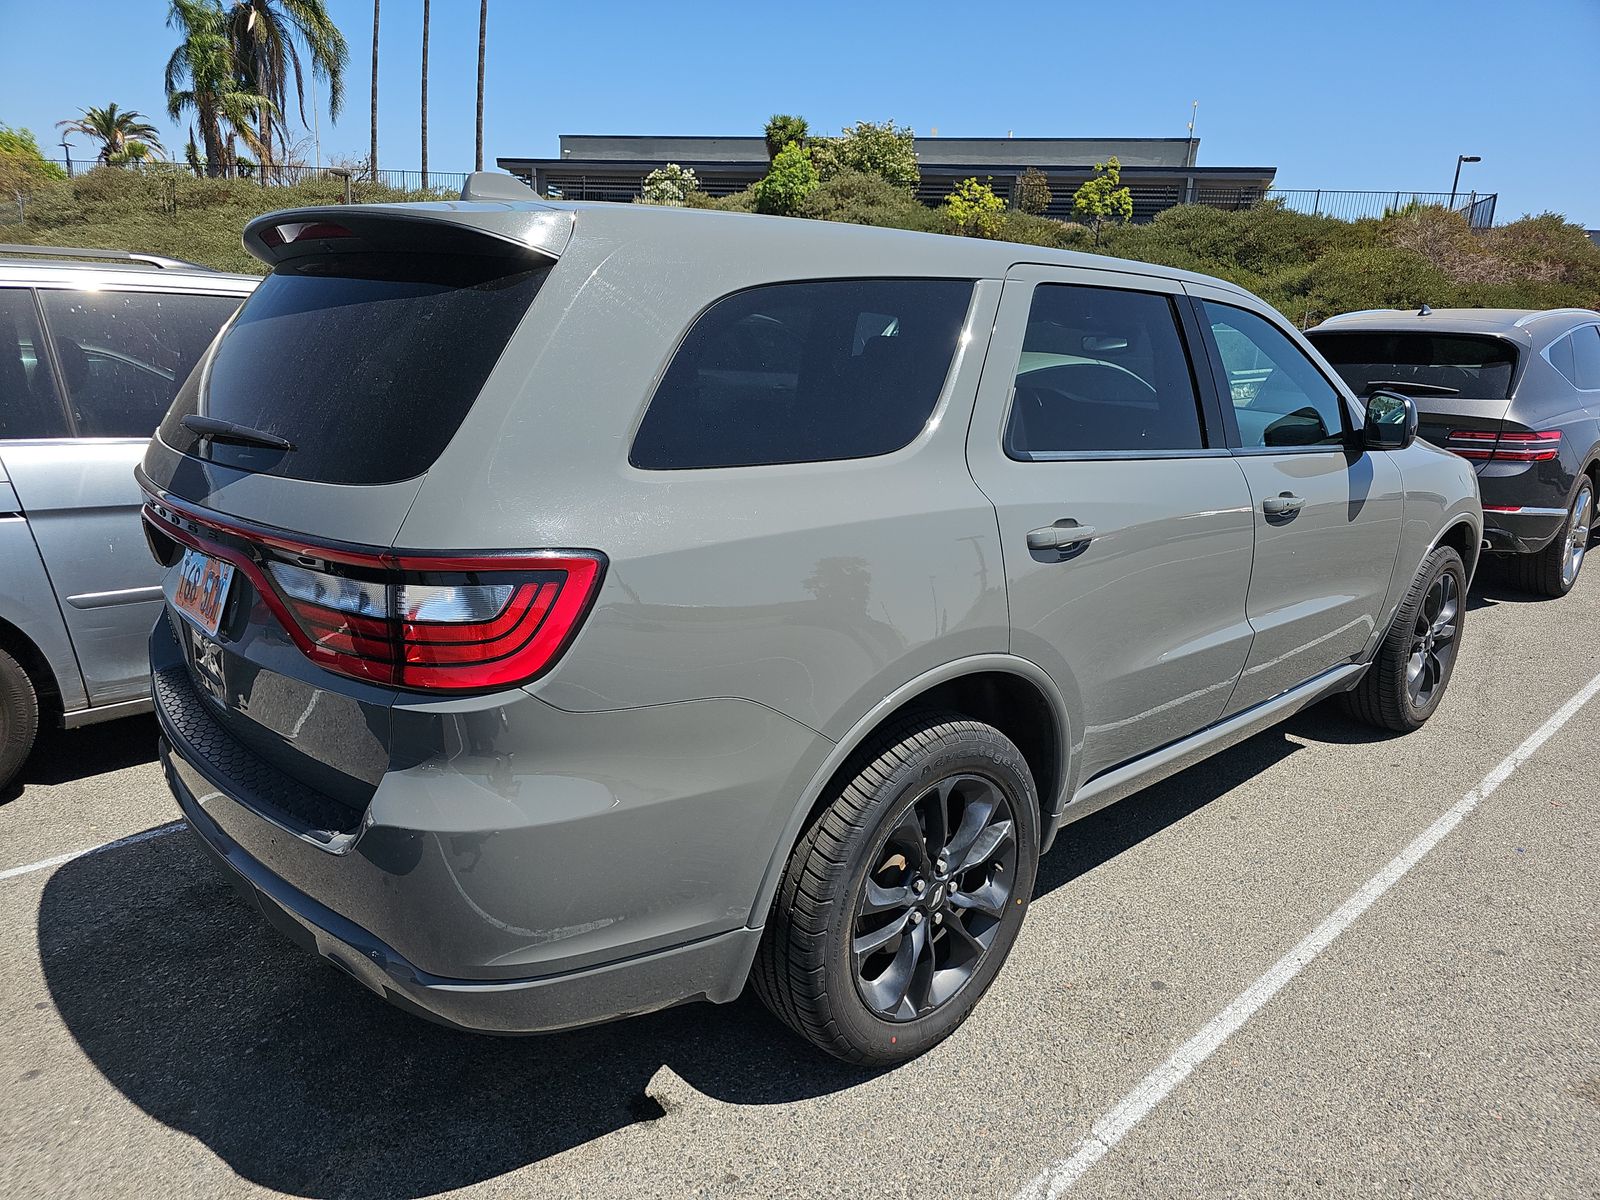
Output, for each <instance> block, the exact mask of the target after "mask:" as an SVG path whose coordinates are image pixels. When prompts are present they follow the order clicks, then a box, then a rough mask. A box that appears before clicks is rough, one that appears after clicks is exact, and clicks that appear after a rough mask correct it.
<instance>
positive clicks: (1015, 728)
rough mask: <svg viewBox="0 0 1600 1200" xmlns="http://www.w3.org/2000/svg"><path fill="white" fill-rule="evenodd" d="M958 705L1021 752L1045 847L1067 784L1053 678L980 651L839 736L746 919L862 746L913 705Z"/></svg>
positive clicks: (757, 918) (1064, 735)
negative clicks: (1032, 786) (1032, 787)
mask: <svg viewBox="0 0 1600 1200" xmlns="http://www.w3.org/2000/svg"><path fill="white" fill-rule="evenodd" d="M923 708H926V709H935V708H937V709H939V710H941V711H947V712H958V713H961V714H962V715H963V716H966V717H969V718H971V719H973V720H977V721H983V722H984V723H985V724H989V725H993V726H994V727H995V728H996V729H999V730H1000V732H1002V733H1004V734H1005V735H1006V736H1007V737H1008V738H1010V739H1011V740H1012V741H1013V742H1014V743H1015V744H1016V746H1017V749H1018V750H1020V751H1021V752H1022V756H1023V758H1024V759H1025V760H1026V761H1027V763H1028V767H1029V769H1030V770H1031V771H1032V772H1033V775H1034V784H1035V787H1036V789H1037V791H1038V799H1039V840H1040V847H1039V849H1040V853H1041V854H1042V853H1044V852H1045V851H1046V850H1048V849H1049V848H1050V843H1051V841H1052V840H1053V838H1054V837H1055V831H1056V828H1057V825H1058V823H1059V816H1060V812H1061V807H1062V804H1063V801H1064V795H1063V793H1064V792H1065V789H1066V787H1067V783H1068V773H1067V766H1068V752H1069V750H1068V748H1069V747H1070V746H1071V730H1072V724H1071V719H1070V717H1069V715H1068V712H1067V707H1066V704H1065V702H1064V701H1063V699H1062V696H1061V692H1060V689H1059V688H1058V687H1057V686H1056V684H1055V681H1054V680H1052V679H1051V678H1050V676H1049V675H1048V674H1046V673H1045V671H1044V670H1043V668H1041V667H1039V666H1038V665H1037V664H1035V663H1033V662H1030V661H1029V660H1027V659H1025V658H1018V657H1016V656H1015V655H1010V654H983V655H975V656H973V657H971V658H964V659H958V660H957V661H955V662H952V663H946V664H945V665H943V666H941V667H937V668H935V669H934V670H932V671H929V672H927V673H926V674H923V675H920V676H918V677H917V678H915V679H913V680H911V681H909V682H908V683H905V684H903V685H901V686H900V687H898V688H896V689H894V690H893V691H892V692H890V693H889V694H888V695H886V696H885V697H884V698H883V699H882V700H880V701H879V702H878V703H877V704H875V705H873V706H872V708H871V709H870V710H869V711H868V712H867V713H866V714H865V715H864V716H862V717H861V719H860V720H858V721H857V722H856V723H855V724H854V725H853V726H851V728H850V731H849V732H848V733H847V734H845V736H844V737H842V738H840V739H839V741H838V742H837V743H836V744H835V746H834V749H833V751H832V752H831V753H830V754H829V755H828V757H827V759H826V760H825V761H824V762H823V764H822V766H821V767H819V768H818V769H817V771H816V772H815V773H814V774H813V775H812V776H811V780H810V782H809V783H808V784H807V785H806V787H805V789H804V790H803V792H802V793H801V796H800V798H799V801H798V802H797V804H796V805H795V810H794V813H793V815H792V816H791V817H790V819H789V821H788V823H787V824H786V825H785V826H784V830H783V833H782V835H781V836H780V837H779V839H778V844H777V846H776V847H775V848H774V850H773V854H772V857H771V859H770V860H769V861H768V863H767V869H766V872H765V874H764V875H763V876H762V881H761V887H760V890H759V891H758V892H757V894H756V897H755V902H754V903H753V904H752V905H751V910H750V922H749V923H750V925H751V926H752V927H759V926H761V925H763V924H765V922H766V917H767V913H768V912H769V911H770V910H771V908H772V902H773V898H774V896H775V895H776V893H777V890H778V883H779V881H780V880H781V879H782V877H783V870H784V867H785V865H786V864H787V863H788V861H789V856H790V854H791V853H793V851H794V846H795V843H796V842H798V841H799V840H800V835H801V833H802V832H803V831H804V830H805V829H806V828H808V827H809V826H810V824H811V822H812V821H813V820H815V819H816V817H817V816H818V814H819V813H820V812H821V811H822V809H823V808H825V807H826V806H827V804H828V803H829V801H830V800H831V798H832V797H833V795H834V794H835V792H836V790H837V788H838V787H840V786H843V781H844V779H845V778H846V777H847V776H848V775H850V774H853V773H854V772H855V771H857V770H859V769H860V765H861V764H860V762H859V757H860V754H861V752H862V750H863V748H864V747H865V746H866V745H867V744H868V743H869V742H870V741H871V740H872V738H873V737H874V735H876V734H877V733H878V731H879V730H881V729H883V728H884V727H885V726H886V725H888V724H890V723H892V722H894V721H896V720H898V719H899V718H901V717H902V716H904V715H905V714H906V713H908V712H912V711H915V710H917V709H923Z"/></svg>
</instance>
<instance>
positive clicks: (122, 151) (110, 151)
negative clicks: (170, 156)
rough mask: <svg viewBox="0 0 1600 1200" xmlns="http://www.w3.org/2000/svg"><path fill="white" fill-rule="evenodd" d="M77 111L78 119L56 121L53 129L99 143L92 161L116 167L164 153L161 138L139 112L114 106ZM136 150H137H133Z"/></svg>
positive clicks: (113, 104)
mask: <svg viewBox="0 0 1600 1200" xmlns="http://www.w3.org/2000/svg"><path fill="white" fill-rule="evenodd" d="M78 111H79V114H80V115H79V116H77V117H75V118H73V119H72V120H68V121H57V122H56V128H57V129H65V130H66V131H67V132H68V133H81V134H83V136H85V137H87V138H92V139H94V140H95V141H97V142H99V143H100V150H99V152H98V153H97V154H96V156H95V157H96V158H98V159H99V161H100V162H102V163H109V164H112V165H116V164H119V163H126V162H133V161H138V160H142V159H144V158H145V157H147V156H148V155H150V154H151V153H154V154H156V155H157V156H158V157H159V156H161V155H162V154H164V153H165V150H166V148H165V147H164V146H162V144H161V135H160V134H159V133H158V132H157V130H156V127H155V126H154V125H152V124H150V123H149V122H148V121H146V120H145V119H144V114H143V113H142V112H136V111H135V110H133V109H131V108H130V109H119V108H118V107H117V106H116V104H115V103H112V104H108V105H106V106H105V107H104V108H94V107H93V106H91V107H89V108H84V109H79V110H78ZM136 146H137V147H139V149H135V148H134V147H136Z"/></svg>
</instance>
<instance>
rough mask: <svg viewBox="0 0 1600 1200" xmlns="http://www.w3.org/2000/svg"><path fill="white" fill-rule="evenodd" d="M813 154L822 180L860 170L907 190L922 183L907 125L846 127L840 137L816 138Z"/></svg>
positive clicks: (867, 123) (861, 123) (863, 123)
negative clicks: (844, 172)
mask: <svg viewBox="0 0 1600 1200" xmlns="http://www.w3.org/2000/svg"><path fill="white" fill-rule="evenodd" d="M812 153H813V155H814V157H815V160H816V164H817V171H818V173H819V174H820V175H821V176H822V178H823V179H824V180H827V179H832V178H833V177H834V176H835V175H838V174H839V173H840V172H842V171H860V172H861V173H862V174H865V175H877V176H879V177H880V178H882V179H886V180H888V181H889V182H890V183H892V184H894V185H895V186H896V187H902V188H905V189H906V190H907V191H911V190H913V189H915V188H916V186H917V184H919V183H920V182H922V173H921V172H920V171H918V170H917V142H916V136H915V135H914V134H913V133H912V132H911V127H910V126H906V127H905V128H901V127H900V126H898V125H896V124H895V123H894V122H893V121H884V122H882V123H877V122H873V121H858V122H856V123H855V124H854V125H846V126H845V128H844V132H843V134H841V135H840V136H839V137H836V138H818V139H816V140H815V141H814V142H813V143H812Z"/></svg>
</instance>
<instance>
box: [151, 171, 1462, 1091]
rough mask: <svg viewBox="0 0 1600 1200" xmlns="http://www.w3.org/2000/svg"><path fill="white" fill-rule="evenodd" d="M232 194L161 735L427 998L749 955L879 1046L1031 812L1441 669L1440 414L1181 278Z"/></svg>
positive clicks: (735, 969)
mask: <svg viewBox="0 0 1600 1200" xmlns="http://www.w3.org/2000/svg"><path fill="white" fill-rule="evenodd" d="M245 243H246V245H247V246H248V247H249V249H250V250H251V251H252V252H253V253H254V254H256V255H257V256H259V257H260V258H261V259H262V260H263V261H264V262H266V263H267V264H269V265H270V267H271V268H272V273H271V274H270V275H269V276H267V278H266V280H265V281H264V282H263V283H262V285H261V287H260V289H259V290H258V291H257V292H256V293H255V294H254V295H253V296H252V297H251V298H250V300H249V301H248V302H247V303H246V304H245V306H244V308H243V309H242V310H241V311H240V313H239V315H238V317H237V318H236V320H235V321H234V322H233V323H232V324H231V325H230V326H229V327H228V329H227V330H226V331H225V333H224V334H223V336H222V337H221V338H220V339H219V340H218V342H217V343H216V344H215V345H214V346H213V347H212V349H211V351H210V352H209V353H208V355H207V357H206V358H205V360H204V361H203V362H202V364H201V366H200V368H199V369H198V370H196V371H195V372H194V374H193V375H192V376H191V377H190V379H189V382H188V384H187V385H186V386H185V387H184V389H183V390H182V392H180V394H179V395H178V398H177V400H176V402H175V403H174V405H173V408H172V410H171V412H170V413H169V414H168V416H167V419H166V421H165V423H164V424H163V425H162V426H161V429H160V431H159V433H158V436H157V437H156V439H155V440H154V441H153V442H152V443H151V446H150V450H149V453H148V454H147V455H146V457H145V461H144V465H143V468H142V471H141V482H142V483H143V486H144V487H145V489H146V491H147V492H148V494H149V502H148V504H147V506H146V509H145V516H146V522H147V525H148V532H149V538H150V543H151V547H152V549H153V551H154V553H155V555H156V557H157V558H158V559H159V560H160V561H161V562H162V563H164V564H166V565H167V567H168V573H167V579H166V594H167V604H166V611H165V614H164V615H163V616H162V618H161V620H160V621H159V622H158V623H157V625H156V629H155V631H154V634H153V635H152V638H151V643H150V649H151V660H152V662H151V665H152V669H153V672H154V683H155V692H156V701H157V703H156V708H157V713H158V715H159V718H160V722H161V729H162V735H163V745H162V751H161V752H162V757H163V761H164V763H165V766H166V770H167V775H168V779H169V781H170V784H171V787H172V790H173V792H174V794H175V795H176V797H177V801H178V804H179V806H180V807H181V809H182V811H183V813H184V815H185V816H186V817H187V818H188V820H189V823H190V825H191V826H192V828H193V830H194V832H195V833H196V834H197V835H198V837H199V840H200V842H201V844H202V845H203V846H204V847H205V848H206V849H207V850H208V851H209V852H210V854H211V856H212V857H213V858H215V860H216V861H217V862H218V863H220V864H221V865H222V866H223V867H224V868H225V870H226V872H227V874H229V875H230V876H231V877H232V878H233V879H234V880H235V882H236V883H237V884H238V885H239V886H240V888H241V890H242V892H243V894H244V895H245V896H247V897H248V898H249V900H250V902H251V903H252V904H253V905H254V906H255V907H256V908H258V909H259V910H260V911H261V912H262V913H263V914H264V915H265V916H266V918H267V919H268V920H269V921H271V922H272V923H273V924H274V925H275V926H277V927H278V928H279V929H281V930H282V931H283V932H285V933H287V934H288V935H289V936H290V937H292V938H293V939H295V940H296V941H298V942H299V943H300V944H302V945H303V946H305V947H306V948H307V949H309V950H311V951H313V952H315V953H316V954H318V955H321V956H322V957H323V958H325V959H328V960H329V961H331V962H332V963H333V964H334V965H336V966H337V967H339V968H340V969H341V970H343V971H345V972H347V973H348V974H350V975H351V976H353V977H354V978H355V979H356V980H358V981H360V982H361V983H362V984H364V985H365V986H366V987H368V988H370V989H371V990H372V991H374V992H376V993H378V994H379V995H382V996H384V997H386V998H388V999H389V1000H391V1001H393V1002H394V1003H396V1004H399V1005H401V1006H404V1007H406V1008H408V1009H411V1010H413V1011H415V1012H417V1013H420V1014H423V1015H426V1016H429V1017H432V1018H434V1019H437V1020H441V1021H444V1022H447V1023H450V1024H454V1025H458V1026H465V1027H469V1028H473V1029H479V1030H489V1031H494V1032H528V1031H536V1030H550V1029H560V1028H565V1027H570V1026H576V1025H582V1024H586V1023H591V1022H595V1021H600V1020H604V1019H607V1018H612V1017H618V1016H623V1015H626V1014H631V1013H639V1012H645V1011H648V1010H651V1009H656V1008H660V1007H663V1006H665V1005H670V1004H674V1003H677V1002H680V1001H684V1000H690V999H697V998H706V999H710V1000H715V1001H726V1000H731V999H732V998H733V997H735V996H736V995H738V994H739V992H740V990H741V989H742V988H743V986H744V984H745V981H746V980H747V979H753V981H754V983H755V986H756V989H757V991H758V992H759V993H760V994H761V996H762V997H763V998H764V999H765V1000H766V1002H767V1003H768V1005H769V1006H770V1007H771V1008H772V1010H773V1011H774V1012H775V1013H776V1014H777V1015H778V1016H779V1017H780V1018H782V1019H783V1020H784V1021H785V1022H787V1023H788V1024H789V1025H791V1026H792V1027H793V1028H794V1029H795V1030H797V1031H799V1032H800V1033H801V1034H803V1035H804V1036H805V1037H807V1038H809V1039H811V1040H812V1041H813V1042H815V1043H816V1044H817V1045H818V1046H820V1047H821V1048H822V1049H824V1050H826V1051H829V1052H831V1053H833V1054H835V1055H838V1056H840V1057H841V1058H845V1059H848V1060H852V1061H856V1062H872V1063H890V1062H895V1061H899V1060H902V1059H905V1058H908V1057H910V1056H912V1055H915V1054H918V1053H920V1052H922V1051H923V1050H926V1049H927V1048H928V1047H929V1046H931V1045H933V1044H934V1043H935V1042H937V1041H938V1040H939V1039H940V1038H942V1037H944V1036H945V1035H946V1034H948V1033H949V1032H950V1031H951V1030H952V1029H954V1028H955V1027H956V1026H957V1025H958V1024H959V1023H960V1022H961V1021H962V1020H963V1018H964V1017H965V1016H966V1014H967V1013H968V1011H969V1010H970V1009H971V1008H972V1006H973V1004H974V1003H976V1002H977V1000H978V999H979V997H980V996H981V995H982V994H983V992H984V990H985V988H986V987H987V986H988V985H989V983H990V981H991V980H992V979H993V978H994V976H995V974H996V972H997V971H998V970H999V969H1000V967H1001V964H1002V962H1003V961H1004V959H1005V957H1006V954H1007V952H1008V951H1009V949H1010V947H1011V945H1012V943H1013V941H1014V939H1015V937H1016V935H1017V930H1018V927H1019V925H1020V923H1021V921H1022V919H1023V915H1024V913H1025V911H1026V909H1027V905H1028V902H1029V899H1030V896H1031V892H1032V887H1033V883H1034V874H1035V868H1036V864H1037V862H1038V856H1039V855H1040V854H1041V853H1042V852H1043V851H1044V850H1046V849H1047V848H1048V847H1049V846H1050V844H1051V842H1052V841H1054V840H1055V838H1056V837H1057V835H1058V834H1059V833H1060V831H1061V829H1062V828H1063V827H1064V826H1065V825H1066V824H1067V823H1069V822H1071V821H1073V820H1076V819H1077V818H1078V817H1080V816H1082V815H1083V814H1085V813H1089V812H1093V811H1095V810H1096V809H1098V808H1100V807H1102V806H1103V805H1105V804H1107V803H1109V802H1111V801H1112V800H1114V799H1116V798H1118V797H1120V796H1123V795H1126V794H1128V793H1130V792H1133V791H1135V790H1137V789H1139V788H1140V787H1142V786H1144V785H1146V784H1147V783H1149V782H1151V781H1152V780H1155V779H1157V778H1160V777H1162V776H1164V775H1167V774H1170V773H1171V772H1173V771H1176V770H1178V769H1179V768H1181V767H1183V766H1184V765H1186V764H1188V763H1190V762H1193V761H1195V760H1196V759H1199V758H1201V757H1203V756H1205V755H1207V754H1210V753H1213V752H1215V751H1217V750H1218V749H1220V748H1222V747H1224V746H1227V745H1230V744H1232V743H1234V742H1237V741H1239V740H1240V739H1241V738H1244V737H1246V736H1248V735H1250V734H1251V733H1254V732H1256V731H1258V730H1260V729H1263V728H1265V727H1267V726H1269V725H1271V724H1273V723H1274V722H1277V721H1279V720H1282V719H1283V718H1284V717H1286V716H1288V715H1289V714H1291V713H1293V712H1295V711H1297V710H1298V709H1301V708H1303V707H1305V706H1306V705H1309V704H1311V703H1313V702H1315V701H1317V700H1320V699H1322V698H1324V697H1329V696H1333V695H1336V694H1343V695H1345V696H1346V697H1347V698H1348V703H1349V704H1350V705H1351V707H1352V708H1353V710H1354V711H1355V712H1356V713H1358V714H1359V715H1360V716H1362V717H1364V718H1366V719H1368V720H1371V721H1373V722H1375V723H1377V724H1379V725H1381V726H1383V727H1386V728H1389V729H1397V730H1406V729H1411V728H1414V727H1416V726H1417V725H1419V724H1420V723H1421V722H1422V721H1424V720H1425V719H1426V718H1427V717H1428V716H1429V714H1430V713H1432V712H1433V711H1434V709H1435V708H1436V706H1437V705H1438V704H1439V702H1440V698H1441V696H1442V694H1443V692H1444V689H1445V687H1446V685H1447V683H1448V681H1449V679H1450V673H1451V668H1452V666H1453V664H1454V662H1455V659H1456V654H1457V648H1458V646H1459V645H1460V641H1461V629H1462V621H1463V619H1464V617H1465V615H1466V608H1465V605H1464V604H1463V598H1464V594H1465V591H1466V587H1467V584H1468V580H1469V579H1470V576H1471V573H1472V568H1473V564H1474V561H1475V559H1476V557H1477V552H1478V546H1479V540H1480V526H1481V521H1482V516H1481V513H1480V510H1479V506H1478V493H1477V485H1476V481H1475V479H1474V477H1473V474H1472V471H1471V468H1470V466H1469V465H1468V464H1467V463H1465V462H1464V461H1462V460H1461V459H1459V458H1456V457H1454V456H1452V455H1449V454H1446V453H1444V452H1442V451H1440V450H1437V449H1435V448H1433V447H1431V446H1429V445H1427V444H1426V443H1422V442H1414V440H1413V439H1414V435H1415V409H1414V408H1413V407H1412V405H1411V402H1410V400H1409V399H1407V398H1406V397H1403V396H1398V395H1394V394H1388V393H1386V394H1380V395H1377V396H1375V397H1373V398H1372V400H1371V402H1370V405H1369V407H1368V408H1367V409H1366V410H1362V409H1360V408H1358V407H1357V406H1356V405H1355V402H1354V399H1353V397H1352V396H1351V394H1350V393H1349V391H1348V390H1347V389H1346V388H1345V387H1344V385H1343V384H1342V383H1340V382H1339V379H1338V376H1337V375H1335V374H1334V373H1333V372H1332V371H1330V370H1329V369H1328V368H1327V367H1326V366H1325V365H1324V364H1323V362H1322V361H1321V360H1320V359H1319V358H1318V357H1317V356H1316V354H1315V352H1313V351H1312V350H1311V349H1310V347H1309V346H1307V344H1306V343H1305V342H1304V341H1303V340H1302V339H1301V338H1300V337H1299V336H1298V334H1296V333H1295V332H1294V330H1293V329H1292V328H1291V327H1290V326H1288V325H1286V324H1285V323H1284V322H1283V320H1282V319H1281V318H1280V317H1279V316H1277V315H1276V314H1275V313H1274V312H1273V311H1272V310H1271V309H1269V308H1267V307H1266V306H1265V305H1263V304H1262V303H1261V302H1260V301H1259V300H1256V299H1255V298H1254V297H1252V296H1250V295H1248V294H1247V293H1245V292H1243V291H1241V290H1239V289H1238V288H1236V287H1233V286H1230V285H1228V284H1225V283H1221V282H1219V281H1217V280H1213V279H1205V278H1201V277H1199V276H1195V275H1187V274H1183V273H1181V272H1177V271H1172V270H1169V269H1166V268H1161V267H1152V266H1148V265H1143V264H1137V263H1127V262H1118V261H1114V260H1110V259H1104V258H1094V257H1088V256H1084V255H1077V254H1069V253H1062V252H1054V251H1046V250H1041V249H1038V248H1036V247H1023V246H1014V245H1006V244H1002V243H995V242H985V241H980V240H975V239H958V238H945V237H937V236H927V235H921V234H910V233H903V232H898V231H890V230H882V229H869V228H863V227H857V226H852V225H841V224H829V223H825V222H818V221H805V220H791V219H784V218H768V217H754V216H745V215H738V214H728V213H707V212H696V211H686V210H674V209H665V208H655V207H648V206H641V205H634V206H628V205H604V204H595V205H585V204H577V203H575V204H562V203H541V202H536V201H533V200H531V199H530V200H528V201H512V202H488V201H467V202H463V203H459V204H457V203H449V204H426V205H415V206H395V207H378V206H372V207H366V206H362V207H357V208H346V209H340V208H327V209H313V210H301V211H294V212H282V213H276V214H271V215H268V216H266V217H262V218H260V219H258V220H256V221H254V222H253V223H252V224H251V225H250V226H249V227H248V229H247V230H246V232H245Z"/></svg>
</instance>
